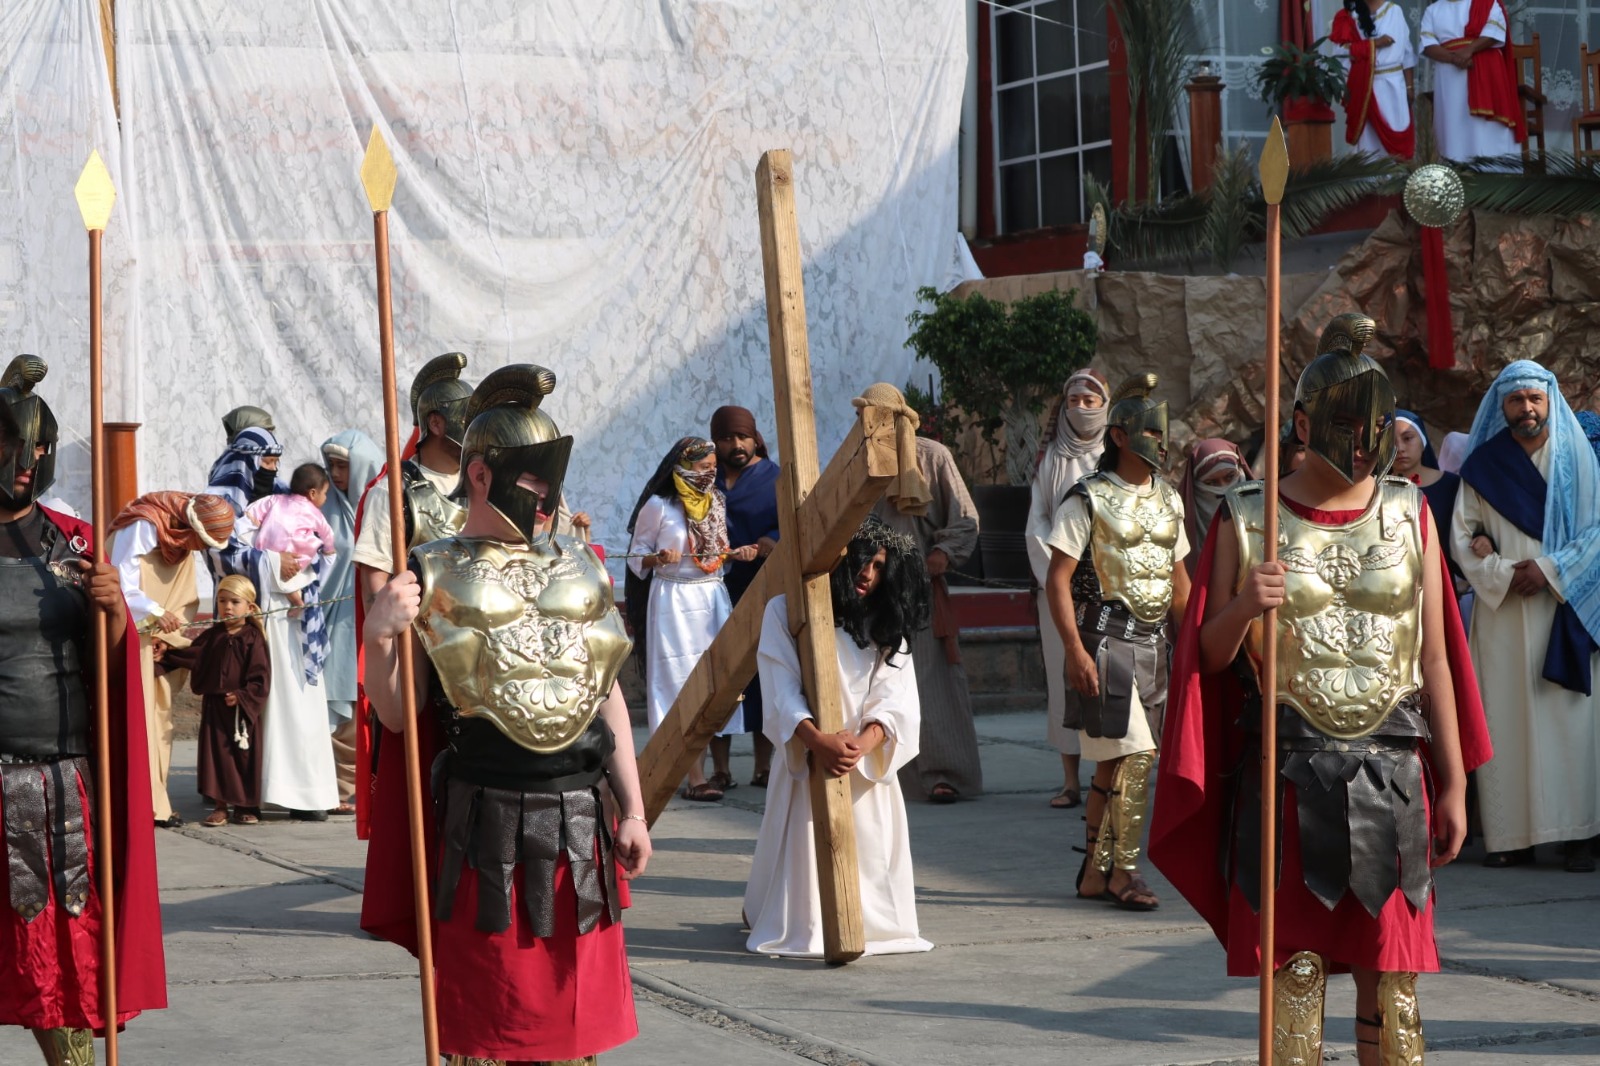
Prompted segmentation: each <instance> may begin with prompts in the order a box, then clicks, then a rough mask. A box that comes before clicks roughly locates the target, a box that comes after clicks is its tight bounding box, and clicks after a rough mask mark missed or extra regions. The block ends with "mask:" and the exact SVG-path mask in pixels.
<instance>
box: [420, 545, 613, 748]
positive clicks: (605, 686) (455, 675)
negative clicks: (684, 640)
mask: <svg viewBox="0 0 1600 1066" xmlns="http://www.w3.org/2000/svg"><path fill="white" fill-rule="evenodd" d="M556 540H557V542H558V543H559V545H560V548H559V551H558V550H557V548H556V547H555V546H552V545H550V544H548V543H545V542H541V544H540V546H539V547H537V548H526V547H523V546H521V545H511V544H505V543H503V542H501V541H498V540H488V539H483V538H471V539H468V538H464V537H450V538H447V539H444V540H439V541H435V542H433V543H431V544H425V545H423V546H422V547H420V548H418V549H417V550H416V551H415V552H413V553H412V557H413V558H414V559H415V560H416V561H417V563H418V564H419V569H420V570H421V575H422V609H421V611H420V612H419V613H418V615H417V619H416V622H415V625H416V630H417V635H418V636H419V637H420V638H421V639H422V646H423V647H424V648H425V649H427V652H428V658H429V659H431V660H432V661H433V667H434V669H435V670H436V671H437V672H438V674H439V682H440V684H441V686H442V687H443V688H444V692H445V695H446V696H447V697H448V698H449V700H450V702H451V703H452V704H454V705H455V707H456V709H457V710H459V711H460V712H461V713H462V714H464V715H467V716H470V717H477V718H487V719H488V720H489V721H491V722H493V723H494V724H495V726H496V727H497V728H498V729H499V730H500V731H501V732H502V733H504V734H505V735H506V736H508V737H510V738H511V739H512V740H514V741H515V742H517V743H518V744H520V745H522V746H523V747H525V748H527V749H529V750H530V751H535V752H539V753H541V754H548V753H550V752H556V751H560V750H562V749H563V748H565V747H567V746H568V745H569V744H571V743H572V742H573V741H574V740H576V739H577V738H578V737H579V736H580V735H582V733H583V731H584V730H586V729H588V728H589V724H590V723H591V722H593V721H594V716H595V714H596V712H598V710H599V709H600V703H601V701H603V700H604V699H605V698H606V696H607V695H608V694H609V693H610V692H611V684H612V682H613V681H615V680H616V677H617V671H618V670H620V669H621V668H622V662H623V660H624V659H626V658H627V657H628V652H629V650H630V649H631V648H632V647H633V642H632V641H631V640H629V639H628V634H627V631H626V630H625V629H624V628H623V624H622V616H621V615H619V614H618V613H617V608H616V603H615V601H614V600H613V599H612V595H611V579H610V578H609V577H607V576H606V572H605V568H604V567H603V566H602V565H601V563H600V559H599V557H598V556H596V555H595V553H594V552H593V551H592V550H591V549H590V548H589V546H588V545H587V544H584V543H582V542H581V541H578V540H575V539H573V538H571V537H557V538H556Z"/></svg>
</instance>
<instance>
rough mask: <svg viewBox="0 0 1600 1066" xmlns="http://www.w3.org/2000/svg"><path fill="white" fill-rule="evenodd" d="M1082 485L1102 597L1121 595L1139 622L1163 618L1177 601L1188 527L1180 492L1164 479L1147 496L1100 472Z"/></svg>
mask: <svg viewBox="0 0 1600 1066" xmlns="http://www.w3.org/2000/svg"><path fill="white" fill-rule="evenodd" d="M1082 486H1083V488H1084V491H1085V492H1087V493H1088V495H1089V517H1090V521H1091V523H1092V527H1091V528H1092V532H1091V534H1090V538H1091V543H1092V544H1093V551H1092V553H1091V557H1092V558H1093V559H1094V573H1095V577H1097V578H1099V580H1100V598H1101V600H1120V601H1121V602H1122V603H1124V604H1126V605H1127V607H1128V610H1129V611H1131V612H1132V613H1133V616H1134V617H1135V618H1137V619H1138V620H1139V621H1141V622H1148V623H1151V624H1155V623H1157V622H1160V621H1161V620H1162V619H1163V618H1165V617H1166V614H1167V611H1168V609H1169V608H1171V606H1172V568H1173V563H1174V560H1173V555H1174V553H1175V551H1176V549H1177V546H1178V534H1179V532H1180V531H1181V530H1182V529H1183V519H1182V518H1181V517H1180V512H1179V510H1178V506H1177V493H1175V492H1173V490H1172V487H1171V486H1169V485H1168V484H1167V483H1166V482H1164V481H1162V480H1161V479H1160V478H1157V479H1156V481H1155V486H1156V491H1155V492H1153V493H1150V494H1149V495H1144V496H1141V495H1139V494H1138V493H1137V492H1135V491H1134V490H1132V489H1129V488H1124V487H1123V486H1121V485H1119V484H1117V483H1115V482H1113V481H1111V480H1110V479H1109V478H1106V477H1101V476H1096V475H1091V476H1089V477H1087V478H1084V480H1083V482H1082Z"/></svg>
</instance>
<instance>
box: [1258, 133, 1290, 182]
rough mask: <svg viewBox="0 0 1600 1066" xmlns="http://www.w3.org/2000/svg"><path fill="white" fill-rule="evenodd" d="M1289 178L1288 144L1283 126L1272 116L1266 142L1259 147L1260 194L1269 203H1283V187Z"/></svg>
mask: <svg viewBox="0 0 1600 1066" xmlns="http://www.w3.org/2000/svg"><path fill="white" fill-rule="evenodd" d="M1288 180H1289V144H1288V142H1287V141H1286V140H1284V136H1283V126H1282V125H1281V124H1280V123H1279V122H1278V119H1277V116H1273V119H1272V128H1271V129H1270V130H1268V131H1267V143H1266V145H1265V147H1263V148H1262V149H1261V195H1262V196H1263V197H1265V199H1266V201H1267V203H1269V204H1281V203H1283V187H1284V185H1285V184H1286V183H1287V182H1288Z"/></svg>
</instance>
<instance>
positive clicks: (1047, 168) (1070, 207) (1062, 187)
mask: <svg viewBox="0 0 1600 1066" xmlns="http://www.w3.org/2000/svg"><path fill="white" fill-rule="evenodd" d="M1079 158H1080V157H1079V155H1078V153H1076V152H1072V153H1069V154H1067V155H1058V156H1053V157H1052V158H1050V159H1041V160H1039V186H1040V190H1041V191H1042V192H1043V194H1044V197H1043V198H1044V218H1043V219H1042V221H1041V225H1045V226H1065V225H1068V224H1070V223H1073V222H1082V221H1083V207H1082V204H1081V203H1080V200H1081V199H1082V192H1081V189H1080V187H1079V183H1078V159H1079Z"/></svg>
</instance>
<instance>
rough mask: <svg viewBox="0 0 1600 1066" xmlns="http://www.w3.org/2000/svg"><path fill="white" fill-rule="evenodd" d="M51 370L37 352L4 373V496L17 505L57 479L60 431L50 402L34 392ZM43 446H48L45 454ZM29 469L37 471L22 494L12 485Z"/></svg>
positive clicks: (0, 454) (0, 401)
mask: <svg viewBox="0 0 1600 1066" xmlns="http://www.w3.org/2000/svg"><path fill="white" fill-rule="evenodd" d="M49 370H50V368H49V366H48V365H47V364H46V363H45V361H44V360H43V359H40V358H39V357H38V356H37V355H19V356H17V357H16V358H15V359H13V360H11V365H10V366H8V367H6V371H5V374H4V375H0V438H3V444H0V497H4V498H5V499H6V500H8V501H10V503H11V505H12V506H13V507H17V508H26V507H27V506H28V505H29V504H31V503H33V502H34V501H35V500H37V499H38V498H39V497H40V496H42V495H44V493H45V491H46V490H48V489H49V488H50V486H51V485H53V484H55V480H56V443H57V441H58V440H59V439H60V430H59V428H58V427H57V425H56V416H55V415H54V414H52V413H51V411H50V405H49V404H47V403H45V402H44V400H43V399H42V398H41V397H39V396H35V395H34V392H33V387H34V386H35V385H37V384H39V382H41V381H43V380H44V376H45V374H47V373H49ZM40 446H43V448H44V452H43V453H42V454H40V453H39V448H40ZM26 471H32V474H33V476H32V478H30V479H29V481H28V487H27V490H26V491H25V492H24V493H23V494H22V495H21V496H16V495H13V494H12V491H11V489H12V486H13V485H15V484H16V481H17V477H18V476H19V475H21V474H22V473H24V472H26Z"/></svg>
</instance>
